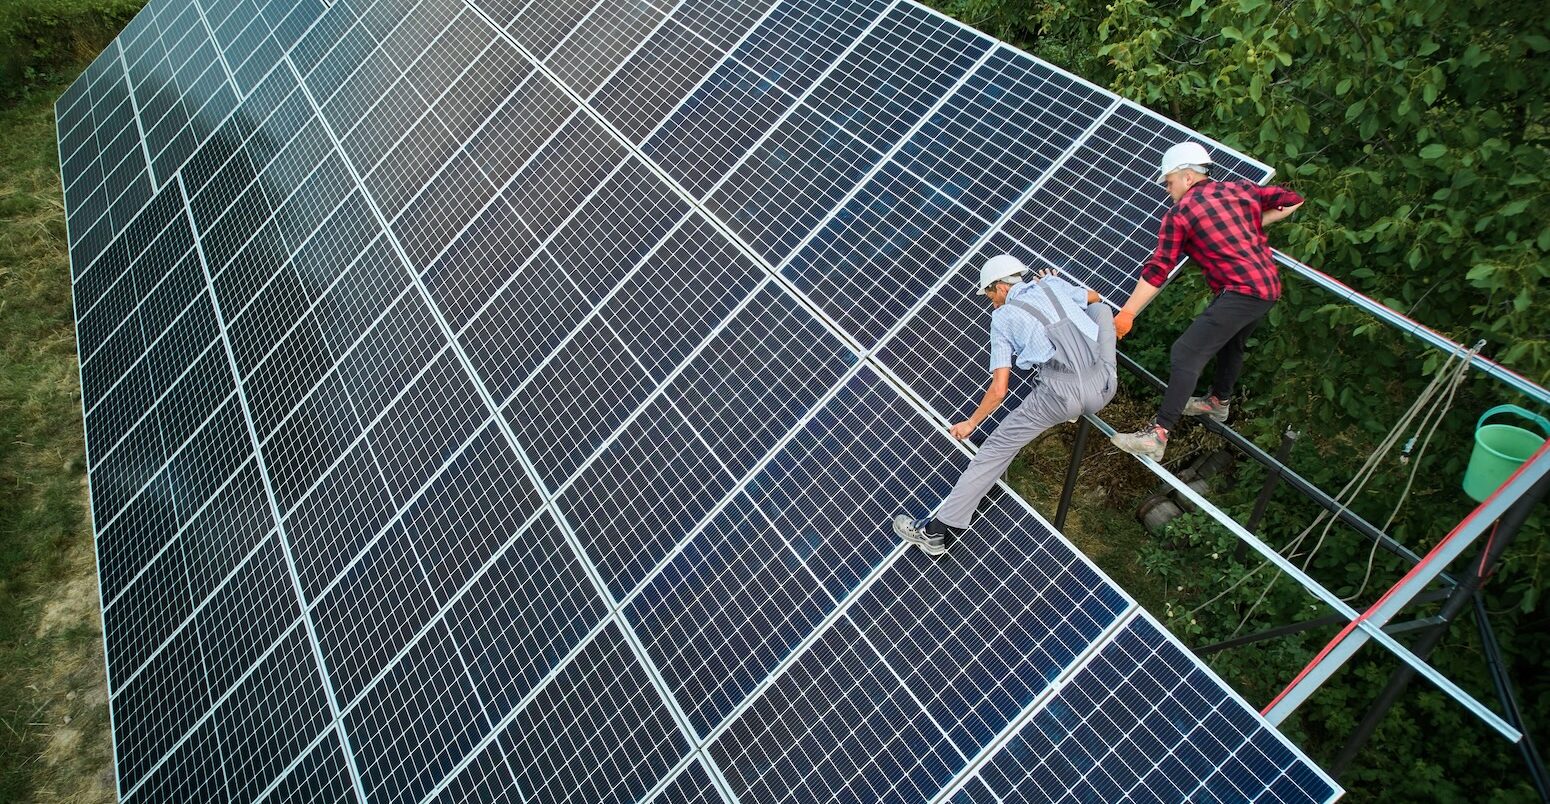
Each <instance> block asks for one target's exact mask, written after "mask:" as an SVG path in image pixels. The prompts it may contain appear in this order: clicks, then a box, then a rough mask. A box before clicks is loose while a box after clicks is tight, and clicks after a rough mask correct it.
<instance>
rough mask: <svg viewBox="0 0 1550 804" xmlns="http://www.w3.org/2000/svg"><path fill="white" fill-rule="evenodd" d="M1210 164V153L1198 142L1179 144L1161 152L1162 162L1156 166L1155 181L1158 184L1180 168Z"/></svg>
mask: <svg viewBox="0 0 1550 804" xmlns="http://www.w3.org/2000/svg"><path fill="white" fill-rule="evenodd" d="M1209 164H1211V152H1210V151H1207V150H1206V147H1205V146H1204V145H1201V144H1200V143H1198V142H1181V143H1179V144H1178V145H1175V146H1173V147H1172V148H1169V149H1168V150H1166V151H1164V152H1163V155H1162V160H1161V161H1160V162H1158V164H1157V180H1158V181H1159V182H1161V181H1163V180H1164V179H1166V178H1168V174H1169V173H1172V172H1173V171H1175V170H1179V169H1181V168H1186V167H1191V166H1196V165H1198V166H1200V167H1205V166H1206V165H1209Z"/></svg>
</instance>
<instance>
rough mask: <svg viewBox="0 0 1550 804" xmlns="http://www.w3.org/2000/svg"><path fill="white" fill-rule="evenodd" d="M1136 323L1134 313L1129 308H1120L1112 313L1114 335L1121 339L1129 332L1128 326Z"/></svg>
mask: <svg viewBox="0 0 1550 804" xmlns="http://www.w3.org/2000/svg"><path fill="white" fill-rule="evenodd" d="M1135 323H1136V314H1135V313H1132V312H1130V311H1129V310H1120V311H1119V312H1118V313H1115V314H1114V337H1115V338H1116V339H1122V338H1124V337H1125V336H1126V335H1129V334H1130V328H1131V327H1132V326H1134V325H1135Z"/></svg>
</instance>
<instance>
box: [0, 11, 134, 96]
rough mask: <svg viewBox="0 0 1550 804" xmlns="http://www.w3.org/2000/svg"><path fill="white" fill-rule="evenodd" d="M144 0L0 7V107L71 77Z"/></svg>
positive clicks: (131, 15) (99, 49)
mask: <svg viewBox="0 0 1550 804" xmlns="http://www.w3.org/2000/svg"><path fill="white" fill-rule="evenodd" d="M144 4H145V0H6V2H4V3H0V103H13V102H15V101H16V100H18V99H19V98H21V97H24V96H25V95H26V94H28V93H29V92H31V91H32V90H34V89H37V88H39V87H41V86H44V85H48V84H52V83H55V82H57V81H59V80H60V78H61V77H65V78H68V77H72V76H74V74H75V73H77V72H79V69H80V66H81V65H82V64H84V63H86V62H88V61H90V60H91V59H92V58H93V57H95V56H96V55H97V53H99V52H100V51H101V50H102V49H103V48H104V47H106V46H107V44H108V42H109V41H111V40H112V39H113V37H114V36H117V35H118V32H119V30H120V29H122V28H123V27H124V25H125V23H127V22H128V21H129V18H130V17H133V16H134V15H135V13H136V12H138V11H139V10H140V7H141V6H143V5H144Z"/></svg>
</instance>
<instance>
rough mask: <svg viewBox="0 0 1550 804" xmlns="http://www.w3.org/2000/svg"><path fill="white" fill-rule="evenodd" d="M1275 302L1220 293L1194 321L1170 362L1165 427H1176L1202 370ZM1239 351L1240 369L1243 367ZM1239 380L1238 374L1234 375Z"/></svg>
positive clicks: (1160, 417) (1161, 414) (1161, 415)
mask: <svg viewBox="0 0 1550 804" xmlns="http://www.w3.org/2000/svg"><path fill="white" fill-rule="evenodd" d="M1274 304H1275V302H1270V301H1265V300H1263V299H1256V298H1254V297H1252V296H1244V295H1243V294H1240V293H1231V292H1228V293H1223V294H1221V295H1220V296H1217V297H1216V299H1215V300H1214V301H1212V302H1211V305H1210V306H1209V307H1207V308H1206V310H1205V312H1203V313H1201V314H1200V315H1199V316H1198V317H1196V318H1195V320H1194V321H1193V322H1191V323H1190V325H1189V328H1188V329H1186V330H1184V334H1183V335H1180V336H1179V339H1178V340H1176V341H1174V342H1173V349H1172V351H1171V353H1170V355H1169V363H1168V389H1167V390H1166V391H1164V392H1163V402H1162V407H1161V408H1159V409H1158V410H1157V423H1158V424H1159V425H1161V426H1162V427H1163V428H1164V429H1172V428H1173V426H1174V424H1176V423H1177V422H1178V420H1179V414H1180V413H1181V412H1182V411H1183V410H1184V403H1185V402H1187V401H1189V395H1190V394H1191V393H1193V392H1194V390H1195V383H1196V382H1198V381H1199V380H1200V372H1201V370H1202V369H1204V368H1205V365H1206V362H1207V361H1209V360H1210V359H1211V358H1212V357H1213V356H1215V355H1216V353H1217V352H1219V351H1221V349H1222V347H1224V346H1226V345H1227V342H1228V341H1230V340H1232V338H1233V336H1234V335H1237V334H1238V333H1239V332H1241V331H1243V330H1244V329H1245V328H1247V327H1249V326H1251V325H1254V324H1257V323H1259V320H1260V319H1261V318H1263V317H1264V316H1265V313H1267V312H1269V310H1270V308H1271V307H1272V306H1273V305H1274ZM1241 361H1242V354H1241V352H1240V354H1239V369H1240V370H1241V369H1242V362H1241ZM1234 379H1236V375H1234Z"/></svg>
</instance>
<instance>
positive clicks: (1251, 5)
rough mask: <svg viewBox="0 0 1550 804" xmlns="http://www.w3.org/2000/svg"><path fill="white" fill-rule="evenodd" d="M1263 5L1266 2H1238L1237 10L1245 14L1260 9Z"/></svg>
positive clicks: (1242, 0)
mask: <svg viewBox="0 0 1550 804" xmlns="http://www.w3.org/2000/svg"><path fill="white" fill-rule="evenodd" d="M1265 3H1266V0H1238V10H1239V11H1242V12H1243V13H1245V14H1247V13H1249V12H1251V11H1254V10H1256V9H1259V8H1262V7H1263V6H1264V5H1265Z"/></svg>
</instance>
